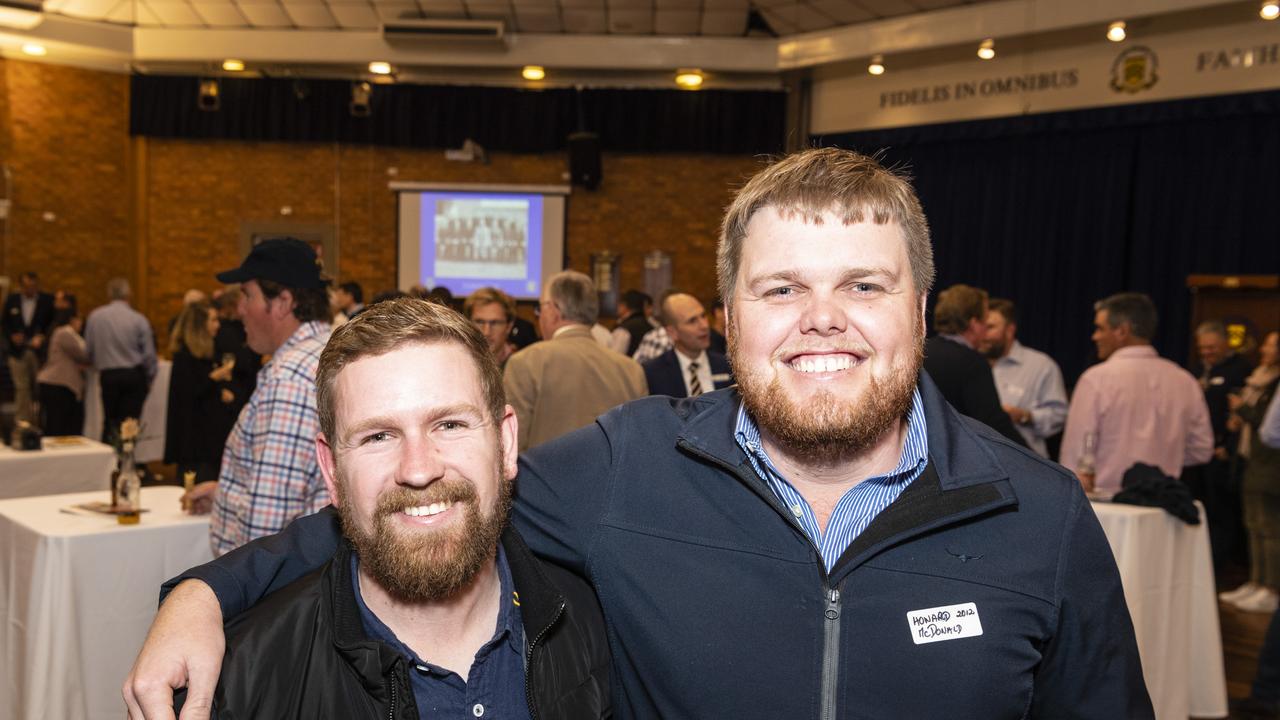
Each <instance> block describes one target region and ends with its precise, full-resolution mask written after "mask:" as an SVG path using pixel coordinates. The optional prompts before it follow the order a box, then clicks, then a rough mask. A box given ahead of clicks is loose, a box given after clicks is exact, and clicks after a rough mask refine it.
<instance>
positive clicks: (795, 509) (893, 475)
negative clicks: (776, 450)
mask: <svg viewBox="0 0 1280 720" xmlns="http://www.w3.org/2000/svg"><path fill="white" fill-rule="evenodd" d="M733 437H734V439H735V440H737V442H738V446H739V447H741V448H742V450H743V451H744V452H745V453H746V454H747V458H749V459H750V460H751V466H752V467H753V468H755V471H756V474H758V475H759V476H760V477H761V478H762V479H763V480H764V481H765V483H766V484H768V486H769V489H770V490H772V491H773V494H774V495H776V496H777V497H778V499H779V500H781V501H782V505H783V506H784V507H786V508H789V509H790V511H791V514H792V516H794V517H795V519H796V522H798V523H799V524H800V529H802V530H804V534H805V535H807V536H808V537H809V539H810V540H811V541H813V544H814V546H815V547H817V548H818V554H819V555H821V556H822V561H823V564H824V565H825V566H826V569H827V572H831V568H833V567H835V564H836V561H837V560H839V559H840V556H841V555H843V554H844V551H845V550H847V549H848V548H849V545H850V544H851V543H852V542H853V541H854V539H855V538H857V537H858V535H861V534H862V531H863V530H866V529H867V526H868V525H870V524H871V521H872V520H874V519H875V518H876V516H877V515H879V514H880V513H881V512H882V511H883V510H884V509H885V508H887V507H889V505H891V504H892V503H893V501H894V500H897V499H898V496H899V495H901V494H902V491H903V490H905V489H906V488H907V486H908V485H910V484H911V482H912V481H913V480H915V479H916V478H918V477H920V474H921V473H923V472H924V469H925V466H926V465H927V464H928V460H929V438H928V434H927V433H926V430H925V422H924V404H923V403H922V402H921V400H920V390H919V389H917V390H915V391H913V392H912V395H911V410H910V412H908V413H907V439H906V442H904V443H903V446H902V456H901V457H900V458H899V459H898V466H897V467H896V468H894V469H893V471H892V472H890V473H888V474H886V475H877V476H875V477H869V478H867V479H866V480H863V481H862V482H860V483H858V484H857V485H854V486H853V487H851V488H849V490H848V492H846V493H845V494H844V496H843V497H841V498H840V501H839V502H837V503H836V507H835V510H833V511H832V512H831V518H830V519H829V520H828V521H827V532H826V534H825V535H824V534H823V532H822V530H821V529H820V528H819V526H818V518H817V516H816V515H814V512H813V508H812V507H810V506H809V503H808V501H806V500H805V499H804V497H803V496H801V495H800V493H799V491H797V490H796V489H795V487H794V486H792V485H791V483H790V482H788V481H787V479H786V478H784V477H783V476H782V473H781V472H779V471H778V469H777V467H775V466H774V464H773V461H771V460H770V459H769V455H768V454H767V453H766V452H765V449H764V444H763V443H761V442H760V428H759V426H757V425H756V422H755V420H753V419H752V418H751V415H750V414H748V413H747V409H746V407H745V406H740V407H739V408H738V420H737V423H736V425H735V427H734V433H733Z"/></svg>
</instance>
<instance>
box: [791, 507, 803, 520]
mask: <svg viewBox="0 0 1280 720" xmlns="http://www.w3.org/2000/svg"><path fill="white" fill-rule="evenodd" d="M791 514H792V515H795V516H796V517H798V518H801V517H804V508H802V507H800V506H799V505H792V506H791Z"/></svg>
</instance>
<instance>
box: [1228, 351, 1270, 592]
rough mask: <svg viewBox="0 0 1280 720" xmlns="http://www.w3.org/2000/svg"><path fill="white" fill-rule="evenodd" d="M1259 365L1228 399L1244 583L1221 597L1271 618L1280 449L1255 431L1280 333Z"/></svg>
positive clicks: (1267, 396)
mask: <svg viewBox="0 0 1280 720" xmlns="http://www.w3.org/2000/svg"><path fill="white" fill-rule="evenodd" d="M1259 356H1260V360H1261V362H1259V363H1258V367H1257V368H1256V369H1255V370H1254V371H1253V374H1252V375H1250V376H1249V377H1248V378H1247V379H1246V380H1245V386H1244V390H1243V391H1242V392H1241V393H1240V394H1239V395H1229V396H1228V397H1227V402H1228V403H1229V404H1230V406H1231V410H1232V415H1231V417H1230V418H1229V419H1228V421H1227V422H1228V425H1227V427H1228V428H1229V429H1232V430H1239V431H1240V445H1239V453H1238V454H1239V456H1240V457H1241V458H1242V459H1245V461H1246V463H1247V464H1246V465H1245V468H1244V483H1243V486H1242V488H1241V490H1242V494H1243V501H1244V524H1245V529H1247V530H1248V532H1249V565H1250V572H1249V582H1247V583H1245V584H1244V585H1241V586H1240V587H1238V588H1236V589H1235V590H1233V591H1231V592H1228V593H1222V594H1221V595H1220V596H1219V597H1221V598H1222V599H1223V600H1224V601H1225V602H1228V603H1231V604H1232V605H1235V606H1236V607H1237V608H1239V609H1240V610H1244V611H1247V612H1273V611H1275V609H1276V607H1277V605H1278V604H1280V602H1278V601H1280V596H1278V595H1277V593H1276V591H1277V590H1278V589H1280V449H1276V448H1270V447H1267V446H1266V445H1264V444H1262V442H1261V441H1259V440H1258V426H1259V425H1261V424H1262V418H1263V416H1264V415H1266V412H1267V407H1268V406H1269V405H1270V404H1271V398H1273V397H1275V394H1276V388H1277V386H1280V333H1274V332H1273V333H1270V334H1269V335H1267V337H1266V339H1265V340H1263V341H1262V346H1261V347H1260V348H1259Z"/></svg>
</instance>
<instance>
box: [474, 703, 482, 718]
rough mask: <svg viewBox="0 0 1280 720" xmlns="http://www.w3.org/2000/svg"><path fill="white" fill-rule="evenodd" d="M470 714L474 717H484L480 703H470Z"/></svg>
mask: <svg viewBox="0 0 1280 720" xmlns="http://www.w3.org/2000/svg"><path fill="white" fill-rule="evenodd" d="M471 714H472V715H475V716H476V717H484V706H483V705H481V704H480V703H476V704H475V705H472V706H471Z"/></svg>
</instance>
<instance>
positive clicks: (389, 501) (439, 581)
mask: <svg viewBox="0 0 1280 720" xmlns="http://www.w3.org/2000/svg"><path fill="white" fill-rule="evenodd" d="M494 472H496V473H497V474H498V478H499V480H498V496H497V497H496V498H495V499H494V502H493V507H491V508H489V512H488V514H486V515H484V516H482V515H481V514H480V509H479V502H478V499H477V497H476V490H475V486H474V485H472V484H471V483H470V482H468V481H466V480H462V479H457V478H446V479H442V480H438V481H436V482H433V483H432V484H431V485H429V486H427V487H426V488H425V489H423V490H414V489H412V488H405V487H397V488H395V489H393V490H389V491H387V492H385V493H383V494H382V495H380V496H379V497H378V504H377V507H376V509H375V510H374V513H373V523H374V529H373V532H372V533H366V532H364V531H363V530H361V529H360V527H359V526H358V525H357V524H356V522H355V518H354V517H353V514H352V513H353V512H354V510H353V508H352V505H351V502H350V498H349V495H348V492H347V479H346V478H345V477H343V476H342V474H341V472H340V473H339V477H338V482H337V486H338V514H339V516H340V517H341V519H342V530H343V534H344V535H346V537H348V538H350V540H351V542H352V543H353V544H354V545H355V547H356V553H357V554H358V555H359V557H360V565H361V568H362V569H363V570H365V571H366V572H368V573H369V575H370V576H371V577H372V578H373V579H374V581H375V582H377V583H378V584H379V585H380V586H381V587H382V588H383V589H385V590H386V591H387V592H388V593H389V594H390V595H391V596H392V597H395V598H396V599H397V600H400V601H402V602H432V601H436V600H443V599H445V598H448V597H451V596H453V595H455V594H457V593H458V592H459V591H461V590H462V589H463V588H464V587H466V586H467V585H468V584H470V582H471V581H472V580H473V579H474V578H475V577H476V574H477V573H479V572H480V569H481V568H482V567H484V564H485V563H486V562H489V561H491V560H493V559H494V557H495V555H496V553H497V548H498V540H499V538H500V537H501V536H502V531H503V530H504V529H505V528H506V524H507V517H508V515H509V514H510V510H511V492H512V486H513V481H512V480H508V479H506V478H503V477H502V467H501V462H499V466H498V467H497V468H496V469H495V470H494ZM436 502H445V503H452V502H456V503H459V504H460V505H461V509H462V510H463V512H464V516H463V522H462V523H461V524H458V523H453V527H451V528H449V529H447V530H441V529H431V530H429V531H427V530H423V531H418V532H412V531H411V528H405V527H398V526H399V525H401V523H400V522H399V521H398V520H396V519H395V518H394V515H396V514H398V513H400V511H402V510H404V509H405V508H406V507H418V506H425V505H431V504H432V503H436Z"/></svg>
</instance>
